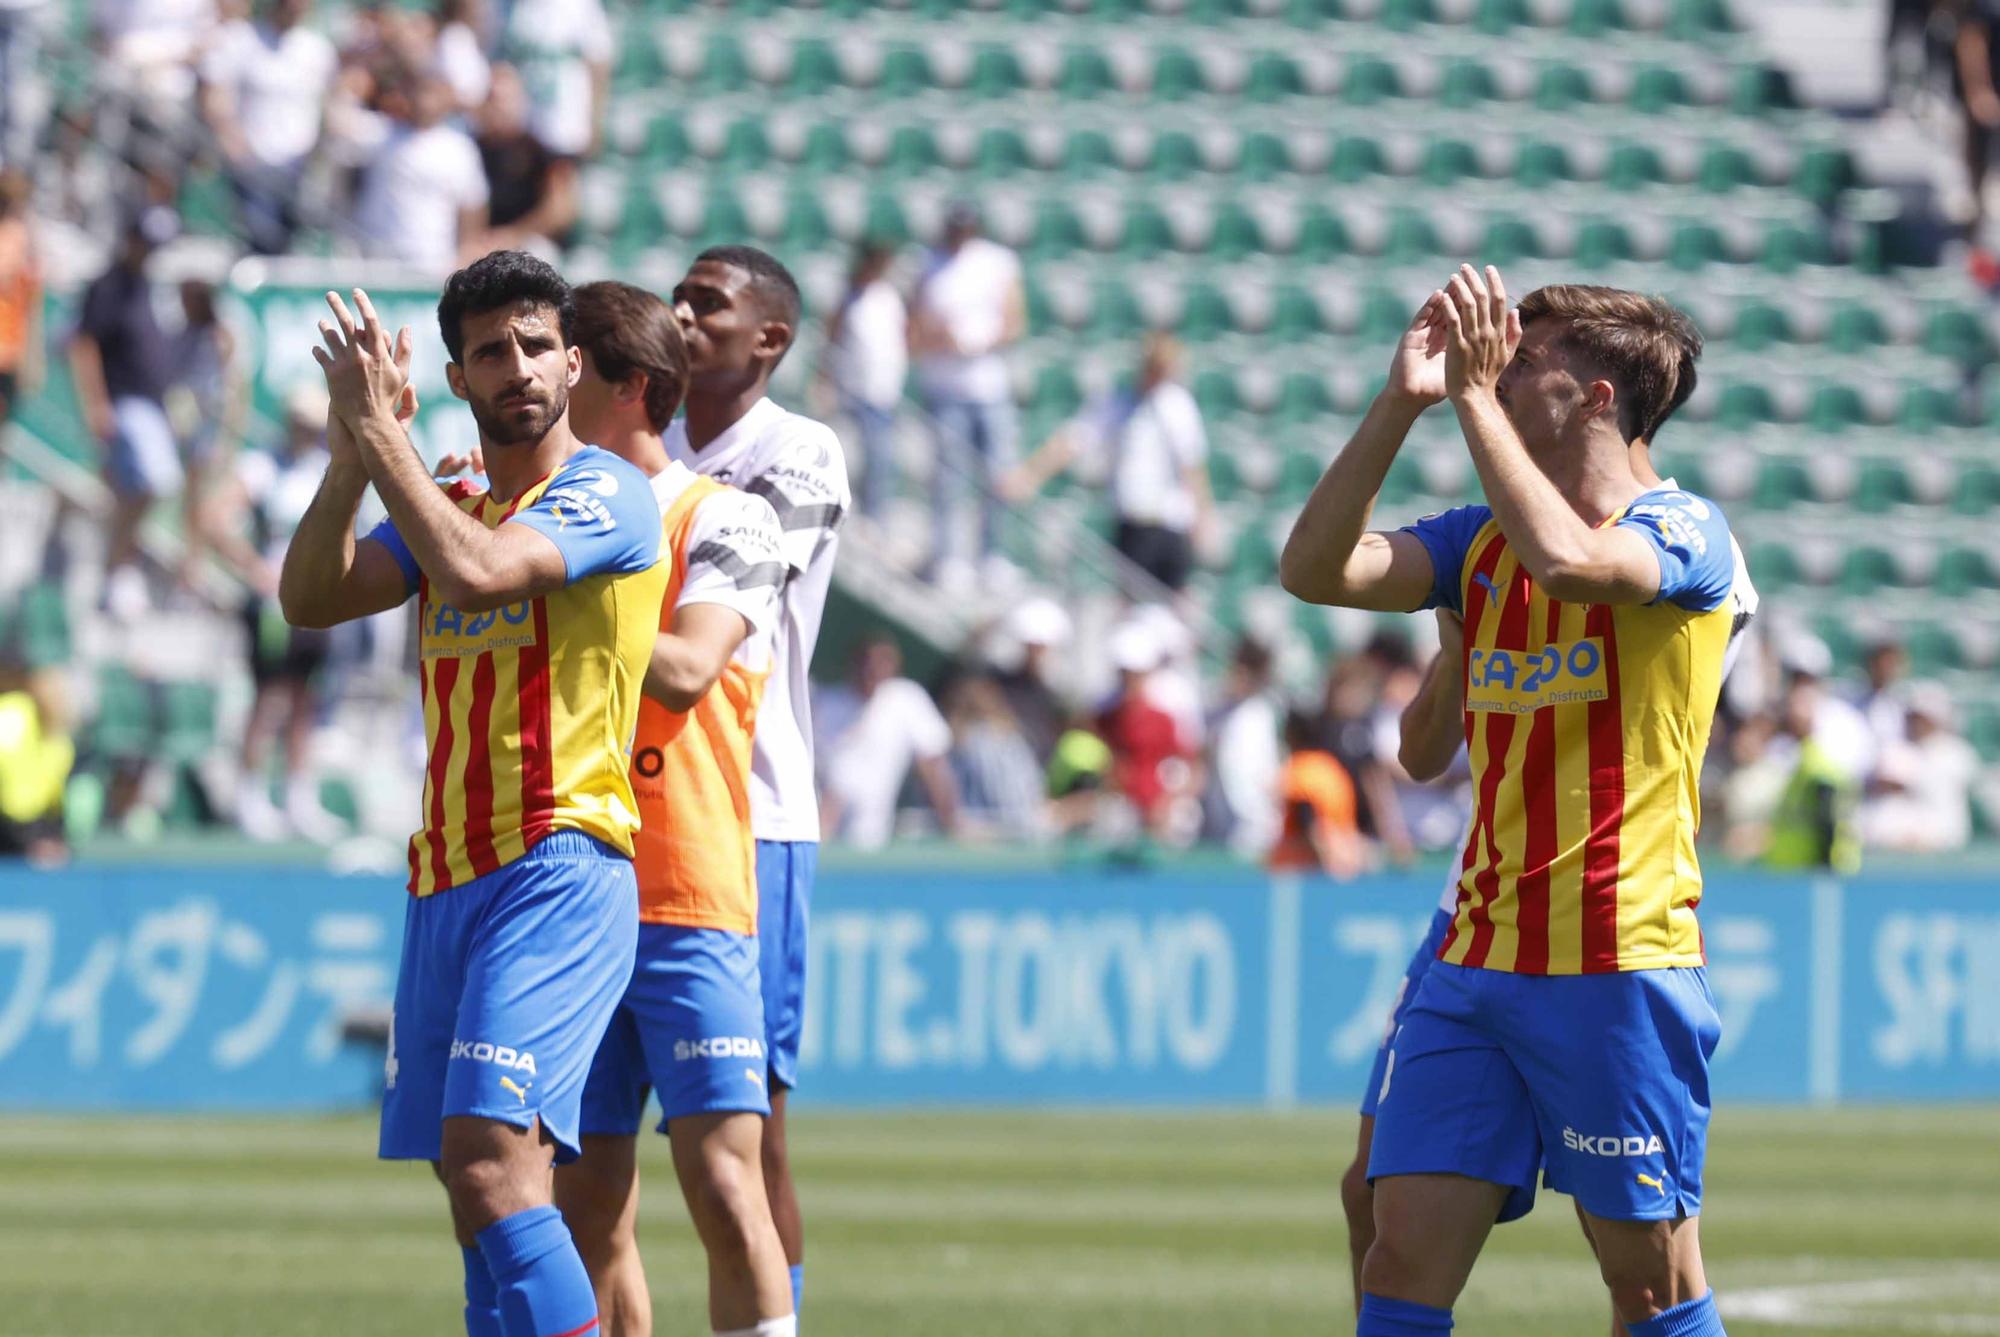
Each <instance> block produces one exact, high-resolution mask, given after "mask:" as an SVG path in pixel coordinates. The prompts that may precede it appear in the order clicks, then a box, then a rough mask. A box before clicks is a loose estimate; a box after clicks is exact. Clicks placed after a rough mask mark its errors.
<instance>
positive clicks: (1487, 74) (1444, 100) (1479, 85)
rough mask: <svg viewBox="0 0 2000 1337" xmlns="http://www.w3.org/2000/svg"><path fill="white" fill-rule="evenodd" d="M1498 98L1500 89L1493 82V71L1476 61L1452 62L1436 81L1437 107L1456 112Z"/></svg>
mask: <svg viewBox="0 0 2000 1337" xmlns="http://www.w3.org/2000/svg"><path fill="white" fill-rule="evenodd" d="M1499 96H1500V88H1499V85H1498V84H1496V83H1495V82H1494V79H1493V71H1492V70H1490V69H1488V68H1487V67H1486V66H1485V65H1484V64H1482V63H1480V62H1479V61H1476V60H1455V61H1453V62H1452V63H1451V64H1449V65H1447V66H1445V68H1444V74H1443V76H1442V77H1441V78H1440V79H1439V81H1438V91H1437V101H1438V103H1439V105H1441V106H1446V107H1450V108H1452V109H1453V110H1456V111H1464V110H1467V109H1469V108H1472V107H1477V106H1479V105H1480V104H1482V103H1486V102H1492V101H1494V100H1495V99H1496V98H1498V97H1499Z"/></svg>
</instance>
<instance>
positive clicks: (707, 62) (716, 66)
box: [694, 30, 750, 95]
mask: <svg viewBox="0 0 2000 1337" xmlns="http://www.w3.org/2000/svg"><path fill="white" fill-rule="evenodd" d="M694 86H695V89H696V91H698V92H700V93H703V94H708V95H714V94H717V93H740V92H742V91H743V90H744V89H746V88H748V87H749V86H750V61H749V58H748V57H747V56H745V55H744V54H743V43H742V42H741V41H739V40H738V39H737V37H736V34H735V33H733V32H729V31H722V30H718V31H716V32H712V33H710V34H709V36H708V43H707V45H706V46H704V47H703V48H702V56H701V72H700V73H699V74H697V75H695V77H694Z"/></svg>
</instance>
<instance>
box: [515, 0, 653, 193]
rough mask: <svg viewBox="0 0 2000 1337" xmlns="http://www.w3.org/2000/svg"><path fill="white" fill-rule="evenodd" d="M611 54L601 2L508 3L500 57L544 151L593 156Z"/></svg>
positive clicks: (605, 102) (608, 23)
mask: <svg viewBox="0 0 2000 1337" xmlns="http://www.w3.org/2000/svg"><path fill="white" fill-rule="evenodd" d="M649 38H650V34H648V36H647V37H644V38H641V39H639V40H649ZM611 55H612V37H611V20H610V19H609V18H607V17H606V16H605V13H604V6H603V4H602V3H600V0H514V4H513V6H512V7H511V8H510V9H509V11H508V14H507V22H506V25H505V27H503V28H502V29H501V33H500V57H501V59H503V60H505V61H507V62H509V63H510V64H512V65H513V66H514V68H515V69H516V70H518V71H519V72H520V75H521V83H522V84H523V85H524V86H525V87H526V88H527V90H528V106H529V107H530V108H531V109H532V110H531V112H530V123H531V125H532V126H533V129H534V132H535V138H537V139H539V140H541V141H542V144H543V145H544V146H545V147H546V148H547V149H548V151H549V152H550V153H554V154H558V155H560V156H562V157H566V158H594V157H596V156H597V151H598V149H599V147H600V146H601V145H602V143H603V140H604V109H605V107H606V106H607V105H608V103H609V99H610V95H611Z"/></svg>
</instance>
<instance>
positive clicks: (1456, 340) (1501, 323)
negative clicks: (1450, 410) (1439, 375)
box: [1405, 265, 1521, 399]
mask: <svg viewBox="0 0 2000 1337" xmlns="http://www.w3.org/2000/svg"><path fill="white" fill-rule="evenodd" d="M1434 300H1436V299H1434ZM1441 305H1442V310H1443V316H1444V324H1445V329H1446V334H1447V337H1446V339H1445V348H1444V383H1445V393H1446V394H1447V395H1449V396H1450V397H1451V398H1453V399H1459V398H1462V397H1463V396H1465V395H1467V394H1478V393H1484V394H1491V393H1492V391H1493V387H1494V386H1495V385H1497V384H1498V383H1499V381H1500V373H1501V372H1503V371H1505V370H1507V364H1508V363H1509V362H1512V361H1513V360H1514V350H1515V349H1516V348H1518V347H1519V346H1520V343H1521V313H1520V312H1518V311H1516V310H1513V309H1512V308H1511V307H1509V306H1508V305H1507V286H1506V284H1505V283H1503V282H1502V281H1501V279H1500V271H1499V270H1498V269H1496V268H1494V267H1493V266H1492V265H1488V266H1486V272H1485V274H1484V275H1482V274H1481V273H1480V272H1479V271H1478V270H1476V269H1474V268H1473V267H1472V266H1471V265H1460V266H1459V267H1458V272H1457V273H1456V274H1454V275H1452V277H1451V281H1450V282H1449V283H1448V284H1446V285H1445V288H1444V291H1443V294H1442V304H1441ZM1407 337H1408V336H1405V338H1406V339H1407Z"/></svg>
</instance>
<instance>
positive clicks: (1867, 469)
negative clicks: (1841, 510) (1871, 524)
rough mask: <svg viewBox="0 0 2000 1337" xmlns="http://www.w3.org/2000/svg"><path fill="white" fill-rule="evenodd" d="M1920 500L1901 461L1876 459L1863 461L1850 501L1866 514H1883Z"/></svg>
mask: <svg viewBox="0 0 2000 1337" xmlns="http://www.w3.org/2000/svg"><path fill="white" fill-rule="evenodd" d="M1916 499H1917V496H1916V489H1915V487H1914V486H1912V484H1911V482H1910V475H1909V471H1908V470H1907V469H1905V468H1904V467H1903V464H1902V462H1901V461H1900V460H1893V459H1872V460H1864V461H1862V462H1861V466H1860V469H1859V471H1858V473H1857V475H1856V477H1855V480H1854V496H1853V498H1852V499H1851V500H1850V501H1849V503H1848V504H1849V505H1850V506H1851V507H1852V508H1853V509H1854V510H1856V511H1858V512H1860V513H1861V514H1863V515H1879V514H1881V513H1882V512H1884V511H1888V510H1893V509H1894V508H1896V507H1898V506H1907V505H1909V504H1911V503H1912V502H1914V501H1916Z"/></svg>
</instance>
